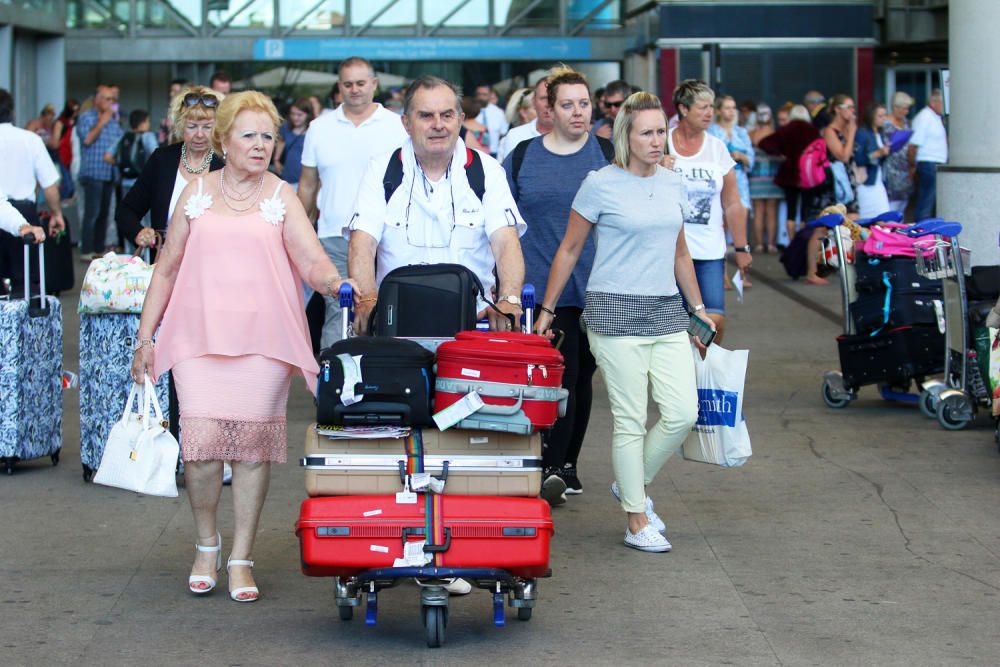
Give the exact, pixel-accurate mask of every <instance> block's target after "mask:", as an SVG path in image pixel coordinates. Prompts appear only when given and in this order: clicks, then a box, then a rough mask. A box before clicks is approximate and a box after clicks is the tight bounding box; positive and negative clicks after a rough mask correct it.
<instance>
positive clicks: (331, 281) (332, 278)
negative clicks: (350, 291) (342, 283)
mask: <svg viewBox="0 0 1000 667" xmlns="http://www.w3.org/2000/svg"><path fill="white" fill-rule="evenodd" d="M338 280H341V277H340V275H335V276H330V277H329V278H327V279H326V283H325V284H324V287H325V288H326V295H327V296H335V295H334V293H333V284H334V283H335V282H337V281H338Z"/></svg>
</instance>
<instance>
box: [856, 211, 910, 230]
mask: <svg viewBox="0 0 1000 667" xmlns="http://www.w3.org/2000/svg"><path fill="white" fill-rule="evenodd" d="M902 221H903V213H902V212H901V211H886V212H885V213H879V214H878V215H876V216H875V217H874V218H868V219H866V220H858V222H857V224H858V226H859V227H868V226H869V225H874V224H877V223H880V222H902Z"/></svg>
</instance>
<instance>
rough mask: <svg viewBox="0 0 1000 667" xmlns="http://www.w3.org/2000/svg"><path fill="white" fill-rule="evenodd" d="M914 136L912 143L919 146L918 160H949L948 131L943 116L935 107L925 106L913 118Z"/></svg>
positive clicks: (939, 161)
mask: <svg viewBox="0 0 1000 667" xmlns="http://www.w3.org/2000/svg"><path fill="white" fill-rule="evenodd" d="M912 127H913V136H912V137H910V143H911V144H913V145H914V146H916V147H917V162H937V163H938V164H944V163H945V162H947V161H948V133H947V132H946V131H945V129H944V122H943V121H942V120H941V116H939V115H937V114H936V113H934V109H931V108H930V107H924V108H923V109H921V110H920V113H918V114H917V115H916V117H915V118H914V119H913V125H912Z"/></svg>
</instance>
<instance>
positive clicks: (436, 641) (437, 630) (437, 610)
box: [422, 605, 448, 648]
mask: <svg viewBox="0 0 1000 667" xmlns="http://www.w3.org/2000/svg"><path fill="white" fill-rule="evenodd" d="M422 609H423V616H424V635H425V636H426V638H427V646H428V648H440V647H441V646H442V645H443V644H444V629H445V626H447V625H448V608H447V607H438V606H430V605H425V606H424V607H423V608H422Z"/></svg>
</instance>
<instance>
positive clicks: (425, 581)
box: [296, 284, 552, 648]
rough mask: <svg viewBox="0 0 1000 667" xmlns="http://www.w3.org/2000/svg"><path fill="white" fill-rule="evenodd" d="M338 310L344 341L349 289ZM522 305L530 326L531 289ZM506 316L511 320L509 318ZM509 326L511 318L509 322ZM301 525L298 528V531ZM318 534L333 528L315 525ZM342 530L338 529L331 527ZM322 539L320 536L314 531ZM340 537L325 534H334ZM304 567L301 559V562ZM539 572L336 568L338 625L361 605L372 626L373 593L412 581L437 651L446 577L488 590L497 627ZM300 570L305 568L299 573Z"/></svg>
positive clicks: (408, 533) (526, 617)
mask: <svg viewBox="0 0 1000 667" xmlns="http://www.w3.org/2000/svg"><path fill="white" fill-rule="evenodd" d="M339 302H340V306H341V308H342V309H343V311H344V313H343V314H344V319H343V326H344V330H343V333H344V335H345V337H346V336H347V335H349V334H350V330H349V328H348V327H349V322H350V321H351V320H352V319H353V314H354V313H353V309H352V305H353V293H352V290H351V286H350V285H347V284H345V285H343V286H341V289H340V294H339ZM522 303H523V309H524V319H523V320H522V324H524V323H527V324H526V325H525V326H527V327H530V323H531V321H532V319H531V318H532V314H533V309H534V307H535V290H534V287H533V286H531V285H525V287H524V291H523V292H522ZM508 317H510V316H508ZM512 323H513V319H512ZM406 477H407V475H406V469H405V466H404V464H402V463H401V464H400V480H401V484H402V485H403V487H404V488H407V489H408V488H409V486H408V484H407V480H406ZM438 478H439V479H440V481H442V482H444V483H447V478H448V462H447V461H446V462H445V463H444V468H443V471H442V473H441V475H440V476H439V477H438ZM303 528H306V526H301V527H297V531H296V532H299V530H302V529H303ZM314 529H315V530H317V531H322V530H327V531H330V530H333V529H330V528H325V527H322V526H320V527H319V528H315V527H314ZM336 530H343V529H340V528H338V529H336ZM503 530H504V534H505V535H506V534H507V532H506V531H511V530H513V531H517V530H522V531H525V532H524V534H523V536H524V537H527V536H529V535H534V532H532V533H530V534H529V533H528V532H527V531H529V530H530V531H534V529H532V528H504V529H503ZM444 532H445V539H444V543H443V544H426V545H425V546H424V551H425V553H428V554H433V553H447V551H448V549H449V548H450V546H451V534H450V531H449V530H448V529H445V531H444ZM317 534H318V535H321V534H322V533H317ZM339 535H340V533H337V535H334V533H332V532H331V533H330V534H329V536H339ZM518 535H519V536H520V535H521V534H520V533H518ZM421 536H423V537H425V538H426V537H427V532H426V530H425V529H424V528H420V527H412V528H403V529H402V530H401V532H400V534H399V537H401V539H402V543H403V545H404V547H405V545H406V544H407V543H408V542H410V538H419V537H421ZM303 566H304V567H305V560H303ZM543 569H544V571H539V570H538V568H528V569H524V570H522V569H515V568H511V569H503V568H494V567H441V566H436V565H433V564H429V565H426V566H424V567H377V568H370V569H356V570H352V571H348V570H344V569H340V570H338V571H337V573H336V574H335V575H334V596H335V601H336V605H337V610H338V614H339V616H340V619H341V620H342V621H350V620H352V619H353V618H354V609H355V607H361V606H362V605H363V604H364V605H365V624H366V625H369V626H373V625H375V624H376V621H377V618H378V594H379V592H380V591H382V590H385V589H388V588H394V587H396V586H398V585H399V584H400V583H401V582H403V581H405V580H416V582H417V584H418V585H419V587H420V603H421V605H420V608H421V613H420V615H421V621H422V623H423V626H424V634H425V639H426V642H427V646H428V647H430V648H439V647H440V646H442V645H443V644H444V639H445V628H446V627H447V625H448V603H449V593H448V591H447V589H446V588H445V586H446V585H447V584H448V582H449V581H450V580H451V579H454V578H461V579H465V580H466V581H468V582H469V583H470V584H471V585H472V586H473V587H475V588H479V589H484V590H488V591H490V592H491V594H492V597H493V605H492V609H493V623H494V625H495V626H497V627H503V626H504V625H506V613H505V606H509V607H511V608H513V609H516V610H517V618H518V620H520V621H530V620H531V616H532V611H533V610H534V607H535V602H536V600H537V580H538V578H542V577H550V576H552V570H551V569H550V568H548V567H545V568H543ZM304 572H305V569H304ZM305 573H306V574H308V575H311V576H325V575H328V574H333V572H332V571H330V572H324V571H323V568H320V569H319V570H318V571H317V572H315V573H313V572H305Z"/></svg>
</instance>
